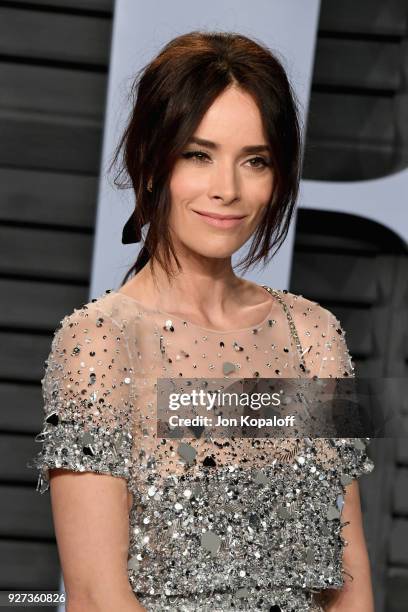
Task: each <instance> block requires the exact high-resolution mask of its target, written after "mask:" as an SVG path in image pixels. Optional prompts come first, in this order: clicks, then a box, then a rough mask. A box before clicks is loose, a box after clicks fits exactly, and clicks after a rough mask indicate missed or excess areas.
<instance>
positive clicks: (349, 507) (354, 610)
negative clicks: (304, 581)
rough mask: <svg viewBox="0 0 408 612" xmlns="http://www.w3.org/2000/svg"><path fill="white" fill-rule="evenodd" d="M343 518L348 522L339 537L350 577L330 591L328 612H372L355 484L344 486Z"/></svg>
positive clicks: (344, 562)
mask: <svg viewBox="0 0 408 612" xmlns="http://www.w3.org/2000/svg"><path fill="white" fill-rule="evenodd" d="M342 519H343V520H344V521H345V522H348V521H350V524H349V525H346V526H345V527H344V528H343V532H342V535H343V537H344V538H345V540H346V541H347V542H348V544H347V546H345V547H344V551H343V567H344V569H345V571H346V572H347V573H348V574H351V576H353V580H352V579H351V578H348V577H347V578H346V579H345V584H344V587H343V588H342V589H341V590H339V591H331V593H332V596H333V599H332V600H331V603H330V604H329V605H328V607H327V608H326V610H327V612H374V599H373V593H372V583H371V570H370V561H369V558H368V553H367V547H366V542H365V537H364V530H363V522H362V515H361V503H360V492H359V486H358V481H357V480H353V482H352V483H351V484H350V485H348V486H347V487H346V496H345V498H344V508H343V513H342Z"/></svg>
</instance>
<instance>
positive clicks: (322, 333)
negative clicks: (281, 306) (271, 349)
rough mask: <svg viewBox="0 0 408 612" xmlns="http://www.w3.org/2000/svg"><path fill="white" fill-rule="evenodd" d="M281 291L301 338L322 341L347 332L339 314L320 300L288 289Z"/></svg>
mask: <svg viewBox="0 0 408 612" xmlns="http://www.w3.org/2000/svg"><path fill="white" fill-rule="evenodd" d="M279 293H280V295H281V297H282V299H283V301H284V302H285V303H286V306H287V307H288V309H289V312H290V314H291V316H292V318H293V321H294V323H295V326H296V328H297V330H298V333H299V335H300V336H301V338H302V337H303V338H304V339H305V340H308V339H311V340H319V341H321V342H322V341H323V340H324V339H326V338H335V337H339V336H345V334H346V332H345V331H344V329H343V327H342V325H341V323H340V321H339V319H338V318H337V316H336V315H335V314H334V313H333V312H332V311H331V310H329V309H328V308H325V307H324V306H322V305H321V304H319V302H316V301H314V300H311V299H308V298H306V297H304V296H303V295H301V294H297V293H291V292H290V291H286V290H285V291H279Z"/></svg>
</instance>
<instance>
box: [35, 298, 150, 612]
mask: <svg viewBox="0 0 408 612" xmlns="http://www.w3.org/2000/svg"><path fill="white" fill-rule="evenodd" d="M41 382H42V388H43V397H44V411H45V416H46V419H45V421H44V430H43V431H42V432H41V438H42V442H43V444H42V447H41V451H40V452H39V454H38V457H37V458H36V465H37V467H38V468H39V469H40V470H41V475H42V477H43V479H45V482H46V483H47V482H49V485H50V493H51V505H52V513H53V519H54V527H55V533H56V538H57V544H58V552H59V556H60V561H61V566H62V571H63V576H64V582H65V587H66V590H67V599H68V603H67V610H68V612H105V611H106V612H108V611H109V612H111V611H112V610H115V611H116V610H121V612H140V611H141V610H143V609H144V608H143V607H142V606H141V605H140V604H139V603H138V601H137V600H136V597H135V595H134V593H133V591H132V588H131V585H130V583H129V579H128V568H127V556H128V546H129V503H128V496H130V492H129V487H128V481H129V480H130V479H131V478H132V473H131V465H132V458H133V455H132V448H133V410H134V395H133V369H132V361H131V354H130V351H129V346H128V341H127V334H126V329H125V328H124V327H122V324H121V323H120V322H117V321H116V320H114V319H113V318H112V317H111V316H110V315H109V313H105V312H104V311H102V310H101V309H100V308H99V305H98V303H89V304H88V305H86V306H84V307H83V308H81V309H79V310H76V311H74V312H73V313H72V314H70V315H69V316H67V317H65V318H64V319H63V321H61V324H60V325H59V326H58V328H57V330H56V332H55V334H54V338H53V342H52V345H51V351H50V353H49V356H48V359H47V361H46V369H45V373H44V378H43V379H42V381H41Z"/></svg>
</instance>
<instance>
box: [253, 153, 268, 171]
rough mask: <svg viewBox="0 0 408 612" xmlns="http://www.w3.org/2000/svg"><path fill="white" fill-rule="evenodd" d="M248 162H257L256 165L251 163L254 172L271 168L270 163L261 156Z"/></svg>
mask: <svg viewBox="0 0 408 612" xmlns="http://www.w3.org/2000/svg"><path fill="white" fill-rule="evenodd" d="M248 162H255V163H254V164H253V163H251V167H252V168H253V169H254V170H260V169H262V168H266V167H267V166H270V162H269V161H268V160H266V159H264V158H263V157H260V156H256V157H252V159H249V160H248Z"/></svg>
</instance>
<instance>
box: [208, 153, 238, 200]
mask: <svg viewBox="0 0 408 612" xmlns="http://www.w3.org/2000/svg"><path fill="white" fill-rule="evenodd" d="M208 195H209V197H210V199H217V200H222V201H223V203H224V204H231V203H232V202H234V201H235V200H236V199H239V197H240V194H239V177H238V176H237V172H236V169H235V167H234V165H233V164H230V163H228V162H224V163H220V164H217V166H216V167H215V168H214V171H213V173H212V176H211V181H210V187H209V194H208Z"/></svg>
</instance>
